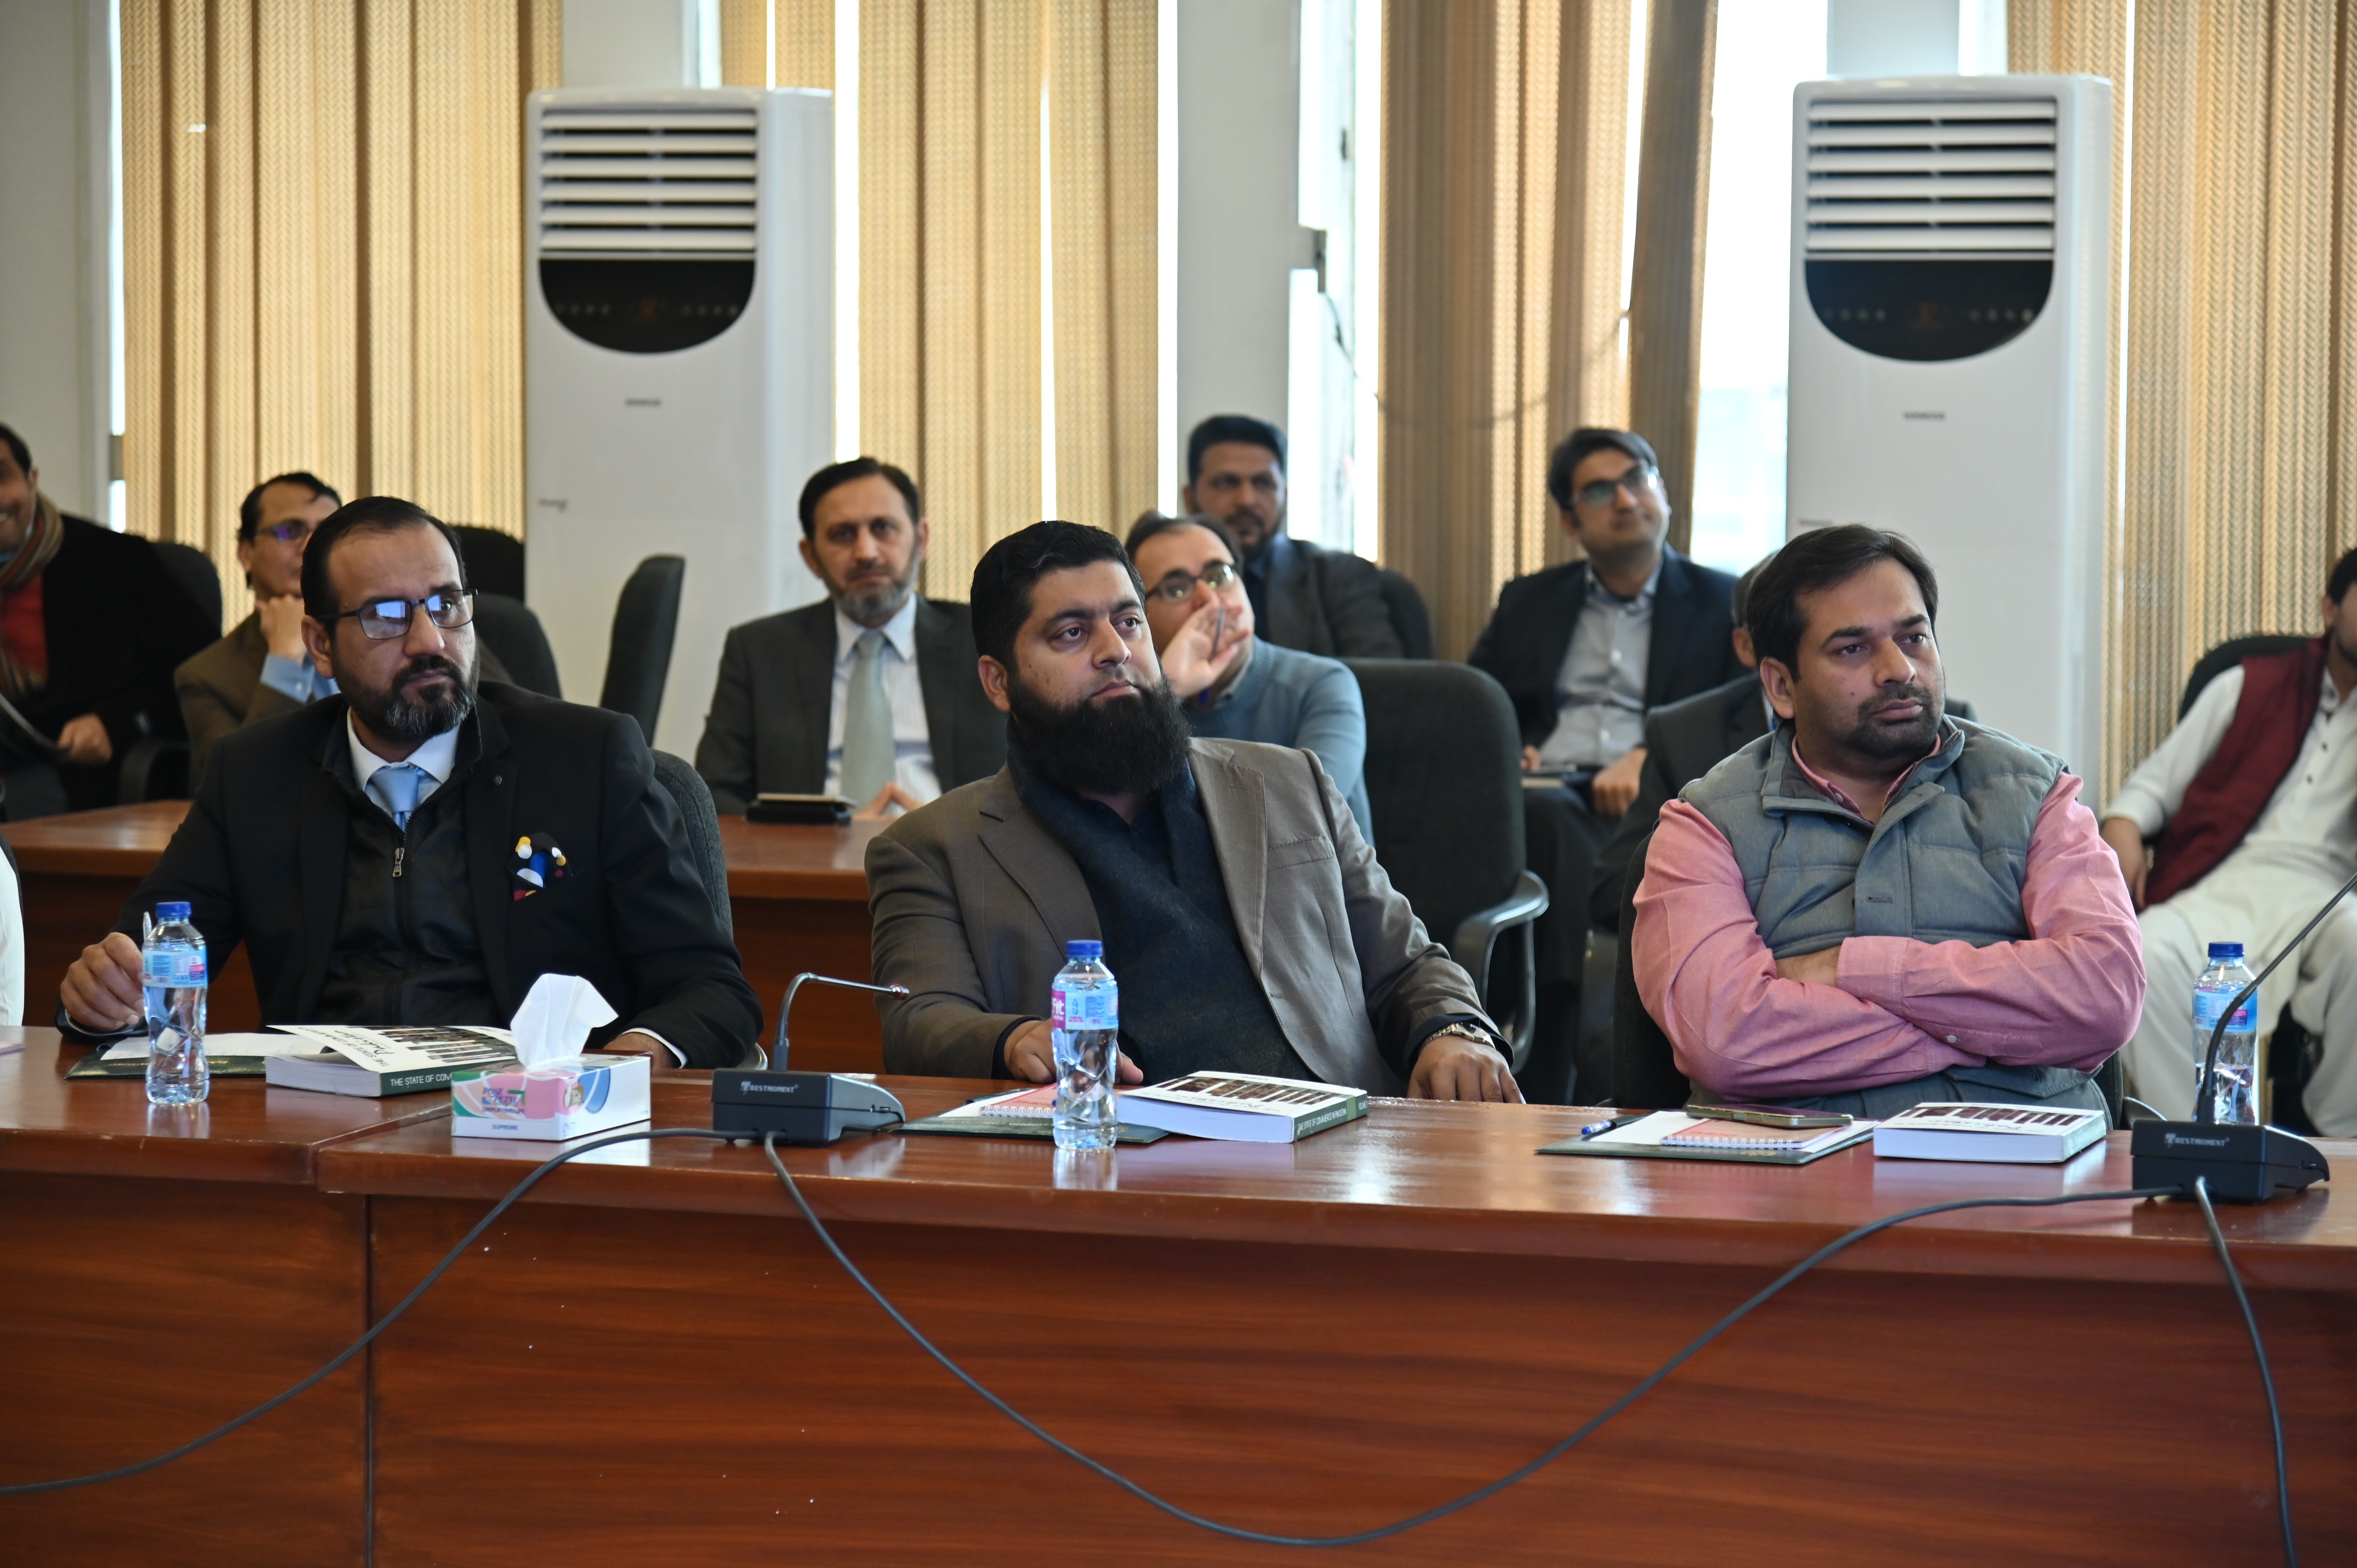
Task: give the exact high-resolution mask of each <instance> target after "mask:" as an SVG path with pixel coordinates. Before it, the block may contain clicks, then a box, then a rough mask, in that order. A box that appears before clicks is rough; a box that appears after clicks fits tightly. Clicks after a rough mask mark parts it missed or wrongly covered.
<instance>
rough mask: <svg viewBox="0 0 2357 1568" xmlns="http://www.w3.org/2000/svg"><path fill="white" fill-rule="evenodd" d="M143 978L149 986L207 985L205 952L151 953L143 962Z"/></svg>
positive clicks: (198, 950)
mask: <svg viewBox="0 0 2357 1568" xmlns="http://www.w3.org/2000/svg"><path fill="white" fill-rule="evenodd" d="M140 967H141V970H142V972H143V978H144V979H145V983H147V984H149V985H168V986H178V985H202V984H203V983H205V952H204V950H203V949H202V948H199V949H197V950H194V951H192V952H151V953H149V954H148V955H147V956H146V957H145V959H144V960H143V961H142V962H141V965H140Z"/></svg>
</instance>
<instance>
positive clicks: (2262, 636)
mask: <svg viewBox="0 0 2357 1568" xmlns="http://www.w3.org/2000/svg"><path fill="white" fill-rule="evenodd" d="M2315 640H2316V639H2314V638H2312V637H2295V636H2293V635H2292V634H2290V633H2289V632H2281V631H2262V632H2257V633H2255V634H2254V635H2252V636H2249V637H2230V638H2228V639H2226V640H2225V641H2223V642H2222V643H2220V644H2219V645H2218V646H2217V647H2215V648H2213V649H2212V650H2210V651H2209V652H2207V653H2205V654H2203V655H2202V656H2201V658H2199V659H2197V660H2194V661H2193V673H2191V674H2190V675H2188V676H2187V677H2186V678H2185V695H2184V696H2182V697H2180V698H2179V699H2178V702H2177V716H2178V719H2179V722H2180V723H2181V722H2182V721H2183V720H2184V718H2185V715H2186V714H2190V713H2191V712H2192V711H2193V704H2194V703H2195V701H2196V700H2197V699H2199V698H2200V697H2201V693H2202V690H2203V689H2204V688H2205V687H2207V686H2208V685H2209V684H2210V682H2212V681H2215V680H2216V679H2217V678H2218V677H2219V676H2221V675H2223V674H2224V673H2225V672H2226V671H2229V670H2232V669H2233V667H2234V666H2235V665H2237V664H2240V663H2241V662H2242V661H2243V660H2245V659H2259V658H2264V657H2265V656H2266V655H2267V654H2270V653H2288V652H2290V651H2291V650H2293V649H2295V648H2298V647H2299V646H2300V645H2302V644H2303V643H2309V642H2314V641H2315Z"/></svg>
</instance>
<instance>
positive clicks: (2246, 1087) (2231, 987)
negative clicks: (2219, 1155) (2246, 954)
mask: <svg viewBox="0 0 2357 1568" xmlns="http://www.w3.org/2000/svg"><path fill="white" fill-rule="evenodd" d="M2250 983H2251V972H2250V969H2249V967H2248V966H2246V965H2245V964H2244V962H2243V944H2242V943H2240V942H2212V943H2211V944H2210V967H2209V968H2207V969H2205V970H2203V971H2202V972H2201V979H2199V980H2197V981H2195V982H2194V983H2193V1096H2194V1113H2195V1114H2196V1115H2199V1114H2201V1064H2202V1063H2203V1062H2205V1061H2207V1060H2208V1059H2209V1056H2210V1032H2211V1031H2212V1030H2213V1029H2215V1028H2216V1027H2217V1026H2218V1020H2219V1018H2220V1017H2221V1016H2222V1015H2223V1014H2224V1013H2225V1011H2226V1004H2228V1003H2229V1002H2232V1001H2233V999H2234V993H2236V992H2238V991H2240V990H2242V989H2243V987H2244V986H2245V985H2248V984H2250ZM2258 1073H2259V997H2258V993H2256V992H2253V993H2251V999H2250V1000H2249V1001H2248V1002H2245V1003H2244V1004H2242V1005H2241V1006H2240V1007H2237V1008H2236V1009H2234V1018H2233V1022H2232V1023H2230V1024H2228V1025H2227V1026H2226V1033H2225V1036H2224V1037H2223V1038H2222V1039H2221V1040H2220V1041H2219V1042H2218V1076H2217V1079H2216V1080H2215V1081H2216V1084H2217V1090H2216V1096H2215V1100H2214V1103H2215V1104H2216V1106H2217V1111H2216V1120H2218V1121H2220V1122H2249V1123H2252V1124H2254V1125H2255V1124H2256V1123H2257V1122H2258V1120H2259V1083H2258Z"/></svg>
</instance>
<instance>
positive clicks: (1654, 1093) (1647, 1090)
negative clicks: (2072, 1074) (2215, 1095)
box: [1612, 833, 2127, 1127]
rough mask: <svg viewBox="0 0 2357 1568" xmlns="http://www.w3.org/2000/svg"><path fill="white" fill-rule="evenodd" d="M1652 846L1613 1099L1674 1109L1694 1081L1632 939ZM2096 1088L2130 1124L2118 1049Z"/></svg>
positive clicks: (1635, 877)
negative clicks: (1645, 984) (1641, 984)
mask: <svg viewBox="0 0 2357 1568" xmlns="http://www.w3.org/2000/svg"><path fill="white" fill-rule="evenodd" d="M1652 847H1653V835H1652V834H1651V833H1647V834H1646V835H1645V837H1644V839H1643V840H1642V842H1641V843H1639V844H1638V845H1637V853H1636V854H1633V855H1631V856H1630V857H1629V875H1628V877H1627V878H1626V880H1624V881H1623V882H1622V883H1621V884H1620V932H1621V937H1622V940H1621V942H1620V952H1619V955H1618V957H1617V959H1616V960H1615V961H1614V964H1613V974H1612V1103H1613V1104H1615V1105H1628V1106H1642V1107H1644V1108H1646V1109H1648V1110H1672V1111H1674V1110H1675V1109H1677V1108H1678V1107H1679V1106H1681V1105H1684V1103H1685V1102H1686V1101H1687V1100H1688V1099H1690V1098H1692V1096H1693V1094H1694V1085H1693V1084H1692V1083H1691V1082H1690V1081H1688V1079H1687V1078H1686V1075H1685V1074H1684V1073H1682V1072H1680V1071H1679V1070H1678V1063H1677V1055H1676V1052H1675V1051H1674V1049H1673V1047H1671V1045H1670V1037H1669V1036H1667V1035H1665V1034H1663V1032H1662V1026H1661V1025H1659V1024H1657V1023H1655V1022H1654V1021H1653V1015H1652V1014H1651V1013H1649V1012H1647V1011H1646V1010H1645V999H1644V998H1643V997H1641V996H1640V995H1639V994H1638V993H1637V966H1636V962H1635V960H1634V959H1633V958H1632V957H1631V953H1630V943H1629V941H1628V940H1627V938H1628V936H1629V933H1631V932H1632V931H1634V930H1635V929H1637V888H1638V886H1639V885H1640V884H1641V883H1642V882H1643V881H1644V880H1645V852H1646V851H1647V850H1650V849H1651V848H1652ZM2095 1088H2096V1090H2097V1091H2098V1092H2100V1093H2101V1094H2102V1095H2103V1097H2104V1113H2105V1114H2106V1115H2108V1116H2109V1117H2110V1118H2111V1124H2112V1125H2113V1126H2115V1127H2125V1126H2126V1125H2127V1121H2126V1115H2127V1106H2126V1101H2125V1100H2124V1098H2123V1097H2124V1096H2125V1094H2126V1073H2125V1072H2124V1071H2123V1070H2122V1069H2121V1067H2120V1058H2119V1056H2118V1055H2117V1053H2115V1054H2113V1055H2112V1056H2111V1057H2110V1058H2106V1059H2105V1061H2104V1065H2103V1066H2102V1067H2100V1068H2097V1069H2095Z"/></svg>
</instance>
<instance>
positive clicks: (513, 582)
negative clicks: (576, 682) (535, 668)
mask: <svg viewBox="0 0 2357 1568" xmlns="http://www.w3.org/2000/svg"><path fill="white" fill-rule="evenodd" d="M450 532H453V533H455V534H457V536H458V553H459V556H460V557H461V559H462V560H463V562H464V564H465V566H466V571H467V581H468V583H469V584H471V585H473V586H474V589H475V592H477V593H479V594H502V595H505V596H507V597H509V598H511V599H521V598H522V597H523V541H522V540H521V539H518V538H517V537H516V536H515V535H514V534H512V533H502V532H500V531H499V530H498V529H496V528H479V527H477V526H475V525H474V524H472V523H466V522H454V523H452V524H451V525H450ZM539 689H540V688H538V687H537V686H535V687H533V690H534V691H538V690H539Z"/></svg>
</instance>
